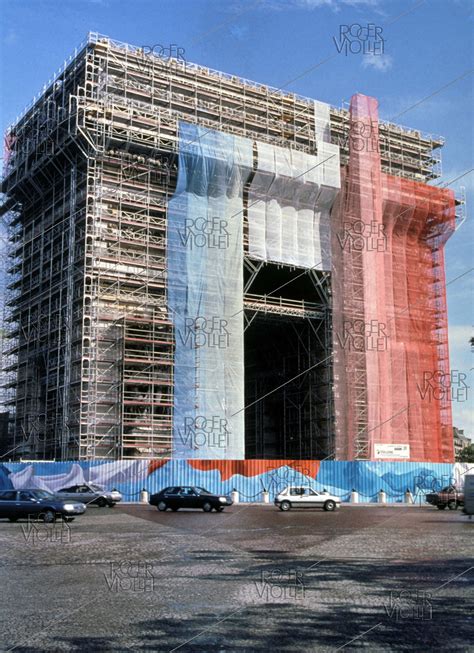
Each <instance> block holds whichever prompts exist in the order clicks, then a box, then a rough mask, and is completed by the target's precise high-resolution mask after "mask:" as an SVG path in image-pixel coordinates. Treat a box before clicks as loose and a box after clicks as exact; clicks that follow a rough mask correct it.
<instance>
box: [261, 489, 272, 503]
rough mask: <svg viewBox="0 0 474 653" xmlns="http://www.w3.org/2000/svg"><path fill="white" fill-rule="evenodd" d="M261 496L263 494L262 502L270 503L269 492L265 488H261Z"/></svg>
mask: <svg viewBox="0 0 474 653" xmlns="http://www.w3.org/2000/svg"><path fill="white" fill-rule="evenodd" d="M262 496H263V503H270V492H268V491H267V490H263V492H262Z"/></svg>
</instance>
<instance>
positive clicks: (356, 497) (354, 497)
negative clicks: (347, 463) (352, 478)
mask: <svg viewBox="0 0 474 653" xmlns="http://www.w3.org/2000/svg"><path fill="white" fill-rule="evenodd" d="M351 503H359V493H358V492H357V490H354V489H353V490H352V492H351Z"/></svg>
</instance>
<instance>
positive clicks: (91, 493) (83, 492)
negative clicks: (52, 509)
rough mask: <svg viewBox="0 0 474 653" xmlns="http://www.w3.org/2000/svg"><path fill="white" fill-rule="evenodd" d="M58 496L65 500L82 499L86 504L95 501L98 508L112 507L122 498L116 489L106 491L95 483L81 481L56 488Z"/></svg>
mask: <svg viewBox="0 0 474 653" xmlns="http://www.w3.org/2000/svg"><path fill="white" fill-rule="evenodd" d="M56 494H57V496H58V497H61V498H64V499H67V500H76V501H82V503H86V504H87V505H89V504H91V503H95V504H96V505H98V506H99V508H105V506H109V508H113V507H114V506H115V504H116V503H118V502H119V501H121V500H122V495H121V494H120V492H117V490H112V491H110V492H109V491H108V490H106V489H105V488H103V487H101V486H100V485H96V484H95V483H81V484H80V485H71V486H70V487H65V488H62V489H61V490H57V491H56Z"/></svg>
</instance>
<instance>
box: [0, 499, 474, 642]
mask: <svg viewBox="0 0 474 653" xmlns="http://www.w3.org/2000/svg"><path fill="white" fill-rule="evenodd" d="M69 526H70V527H69V528H68V527H67V526H65V525H63V524H62V523H56V524H54V525H42V524H28V523H27V522H18V523H16V524H11V523H9V522H7V521H4V520H2V521H0V544H1V554H0V564H1V576H2V581H1V586H2V587H3V596H2V599H3V601H2V610H1V612H2V635H1V637H0V642H1V644H0V646H1V650H2V651H9V650H14V651H18V652H26V651H28V652H29V651H159V652H161V651H180V652H182V653H191V652H193V653H194V652H195V651H198V652H201V651H203V652H204V651H206V652H207V651H209V652H214V651H215V652H216V653H233V652H234V651H239V652H249V653H250V652H254V651H259V652H260V651H270V650H273V651H284V652H287V651H304V652H307V651H340V650H344V651H353V650H354V651H355V650H362V649H365V650H367V651H422V652H427V651H432V650H441V651H442V650H453V651H454V650H456V651H474V646H473V645H470V642H472V641H474V638H473V623H474V617H473V615H474V592H473V578H474V561H473V560H474V556H473V550H474V547H473V541H474V520H472V521H469V519H468V518H467V517H465V516H464V515H462V514H461V513H460V512H454V511H452V512H451V511H443V512H441V511H438V510H436V509H434V508H432V507H429V506H423V507H409V506H407V507H403V506H399V507H397V508H394V507H390V506H386V507H385V506H370V507H368V506H347V505H346V506H344V505H343V506H342V508H341V509H340V510H339V511H337V512H335V513H325V512H323V511H318V510H293V511H291V512H288V513H282V512H280V511H278V510H276V509H275V508H274V507H273V506H255V505H251V504H247V505H246V504H241V505H237V506H233V507H232V508H230V509H227V510H226V511H225V512H223V513H220V514H218V513H214V512H213V513H210V514H208V513H203V512H192V511H180V512H177V513H172V512H166V513H159V512H158V511H157V510H156V509H155V508H152V507H150V506H140V505H124V506H120V507H117V508H115V509H114V510H110V509H99V508H95V507H90V508H89V509H88V511H87V514H86V515H85V516H83V517H81V518H78V519H76V520H75V521H74V522H73V523H72V524H70V525H69Z"/></svg>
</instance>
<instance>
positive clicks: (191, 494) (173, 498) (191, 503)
mask: <svg viewBox="0 0 474 653" xmlns="http://www.w3.org/2000/svg"><path fill="white" fill-rule="evenodd" d="M232 503H233V501H232V499H231V498H230V497H227V496H224V495H222V494H212V492H208V491H207V490H205V489H204V488H202V487H190V486H179V487H176V486H175V487H167V488H165V489H164V490H161V492H158V493H156V494H152V495H151V497H150V505H152V506H156V507H157V508H158V510H161V511H165V510H168V508H171V510H174V511H176V510H179V509H180V508H201V509H202V510H204V512H211V510H213V509H214V510H216V511H217V512H222V511H223V510H224V508H225V507H226V506H231V505H232Z"/></svg>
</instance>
